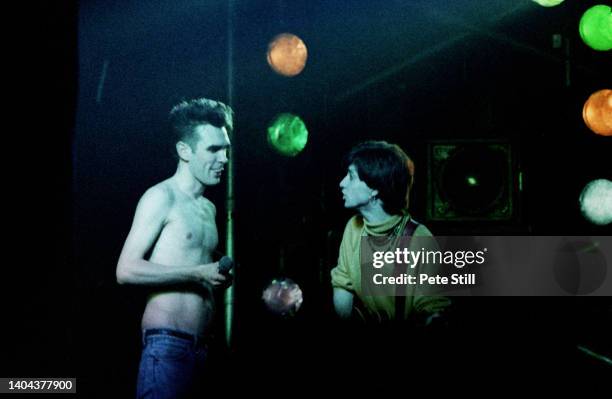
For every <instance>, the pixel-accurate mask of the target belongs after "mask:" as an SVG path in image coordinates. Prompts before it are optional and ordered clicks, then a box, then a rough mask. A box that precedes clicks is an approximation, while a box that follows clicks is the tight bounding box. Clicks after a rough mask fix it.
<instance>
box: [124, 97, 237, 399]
mask: <svg viewBox="0 0 612 399" xmlns="http://www.w3.org/2000/svg"><path fill="white" fill-rule="evenodd" d="M232 116H233V115H232V110H231V108H229V107H228V106H226V105H225V104H223V103H220V102H217V101H212V100H208V99H204V98H201V99H195V100H191V101H184V102H181V103H180V104H178V105H176V106H175V107H174V108H173V109H172V110H171V111H170V124H171V128H172V130H173V132H174V133H175V135H176V153H177V155H178V166H177V169H176V173H175V174H174V176H172V177H170V178H169V179H167V180H164V181H162V182H161V183H158V184H156V185H154V186H153V187H151V188H149V189H148V190H147V191H146V192H145V193H144V195H143V196H142V198H141V199H140V201H139V203H138V206H137V208H136V213H135V216H134V221H133V224H132V227H131V230H130V232H129V234H128V236H127V239H126V241H125V244H124V246H123V250H122V251H121V255H120V257H119V261H118V264H117V282H118V283H119V284H137V285H145V286H151V287H153V288H154V292H153V293H152V294H151V295H150V296H149V298H148V301H147V305H146V308H145V311H144V315H143V317H142V330H143V344H144V347H143V352H142V357H141V361H140V370H139V373H138V384H137V396H138V397H139V398H149V397H155V398H177V397H183V396H184V395H186V394H187V393H188V392H189V391H190V389H191V388H192V385H193V382H194V380H195V378H196V374H197V373H198V371H199V370H200V369H201V366H202V363H203V362H204V360H205V357H206V347H205V345H204V340H203V337H205V336H206V335H207V334H208V332H209V331H210V328H211V322H212V318H213V314H214V310H215V303H214V296H213V288H215V287H220V286H222V285H223V284H224V283H225V282H226V276H224V275H223V274H222V273H220V272H219V263H218V262H213V261H212V253H213V251H214V249H215V248H216V246H217V243H218V241H219V237H218V233H217V227H216V224H215V214H216V210H215V206H214V205H213V203H212V202H210V201H209V200H208V199H206V198H205V197H204V196H203V194H204V189H205V188H206V187H207V186H213V185H216V184H218V183H219V182H220V179H221V174H222V173H223V169H224V167H225V165H226V164H227V161H228V159H227V149H228V147H229V145H230V142H229V138H228V134H227V131H228V130H231V128H232ZM149 251H150V256H149V258H148V259H145V257H146V254H148V253H149Z"/></svg>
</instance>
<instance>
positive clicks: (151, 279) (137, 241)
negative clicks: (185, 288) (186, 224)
mask: <svg viewBox="0 0 612 399" xmlns="http://www.w3.org/2000/svg"><path fill="white" fill-rule="evenodd" d="M171 204H172V199H171V197H170V194H169V193H168V192H166V191H165V190H164V188H163V187H160V186H156V187H153V188H151V189H149V190H147V192H146V193H145V194H144V195H143V196H142V198H141V199H140V201H139V202H138V206H137V207H136V213H135V215H134V221H133V223H132V228H131V229H130V232H129V234H128V237H127V239H126V240H125V243H124V245H123V249H122V251H121V255H120V256H119V261H118V262H117V270H116V275H117V282H118V283H119V284H140V285H153V286H158V285H170V284H178V283H189V282H195V283H203V282H204V281H207V282H209V283H210V284H212V285H213V286H218V285H220V284H221V283H222V282H223V281H224V280H225V276H223V275H222V274H219V272H218V269H219V265H218V262H214V263H208V264H204V265H196V266H172V267H169V266H165V265H160V264H157V263H153V262H150V261H148V260H145V259H144V256H145V254H146V253H147V251H148V250H149V249H151V247H152V246H153V244H154V243H155V240H156V239H157V237H158V236H159V234H160V232H161V230H162V229H163V227H164V224H165V221H166V217H167V215H168V212H169V210H170V207H171Z"/></svg>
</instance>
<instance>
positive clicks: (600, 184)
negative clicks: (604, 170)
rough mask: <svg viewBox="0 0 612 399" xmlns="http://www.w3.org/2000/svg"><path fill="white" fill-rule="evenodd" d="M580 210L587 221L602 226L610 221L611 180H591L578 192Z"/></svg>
mask: <svg viewBox="0 0 612 399" xmlns="http://www.w3.org/2000/svg"><path fill="white" fill-rule="evenodd" d="M579 202H580V212H582V216H584V218H585V219H586V220H588V221H589V222H591V223H593V224H596V225H600V226H604V225H606V224H610V223H612V181H610V180H606V179H597V180H593V181H592V182H590V183H589V184H587V185H586V186H585V187H584V189H583V190H582V192H581V193H580V198H579Z"/></svg>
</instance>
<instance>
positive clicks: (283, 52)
mask: <svg viewBox="0 0 612 399" xmlns="http://www.w3.org/2000/svg"><path fill="white" fill-rule="evenodd" d="M307 58H308V50H307V49H306V45H305V44H304V42H303V41H302V39H300V38H299V37H297V36H296V35H293V34H291V33H281V34H280V35H278V36H276V37H275V38H274V39H273V40H272V41H271V42H270V44H269V45H268V64H269V65H270V67H271V68H272V69H273V70H274V71H275V72H276V73H278V74H281V75H283V76H295V75H297V74H299V73H300V72H302V70H303V69H304V67H305V66H306V59H307Z"/></svg>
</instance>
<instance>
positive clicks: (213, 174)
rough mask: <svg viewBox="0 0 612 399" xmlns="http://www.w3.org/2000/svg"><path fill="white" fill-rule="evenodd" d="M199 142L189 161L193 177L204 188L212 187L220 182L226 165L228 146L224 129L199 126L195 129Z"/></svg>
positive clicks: (227, 138)
mask: <svg viewBox="0 0 612 399" xmlns="http://www.w3.org/2000/svg"><path fill="white" fill-rule="evenodd" d="M195 134H196V137H199V140H198V142H197V144H196V148H195V151H193V152H192V155H191V157H190V160H189V170H190V171H191V174H192V175H193V177H195V178H196V180H198V181H199V182H200V183H202V184H203V185H205V186H214V185H215V184H219V182H220V181H221V174H222V173H223V170H224V168H225V165H226V164H227V150H228V148H229V146H230V141H229V137H228V135H227V131H226V130H225V127H222V128H219V127H215V126H212V125H199V126H198V127H196V132H195Z"/></svg>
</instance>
